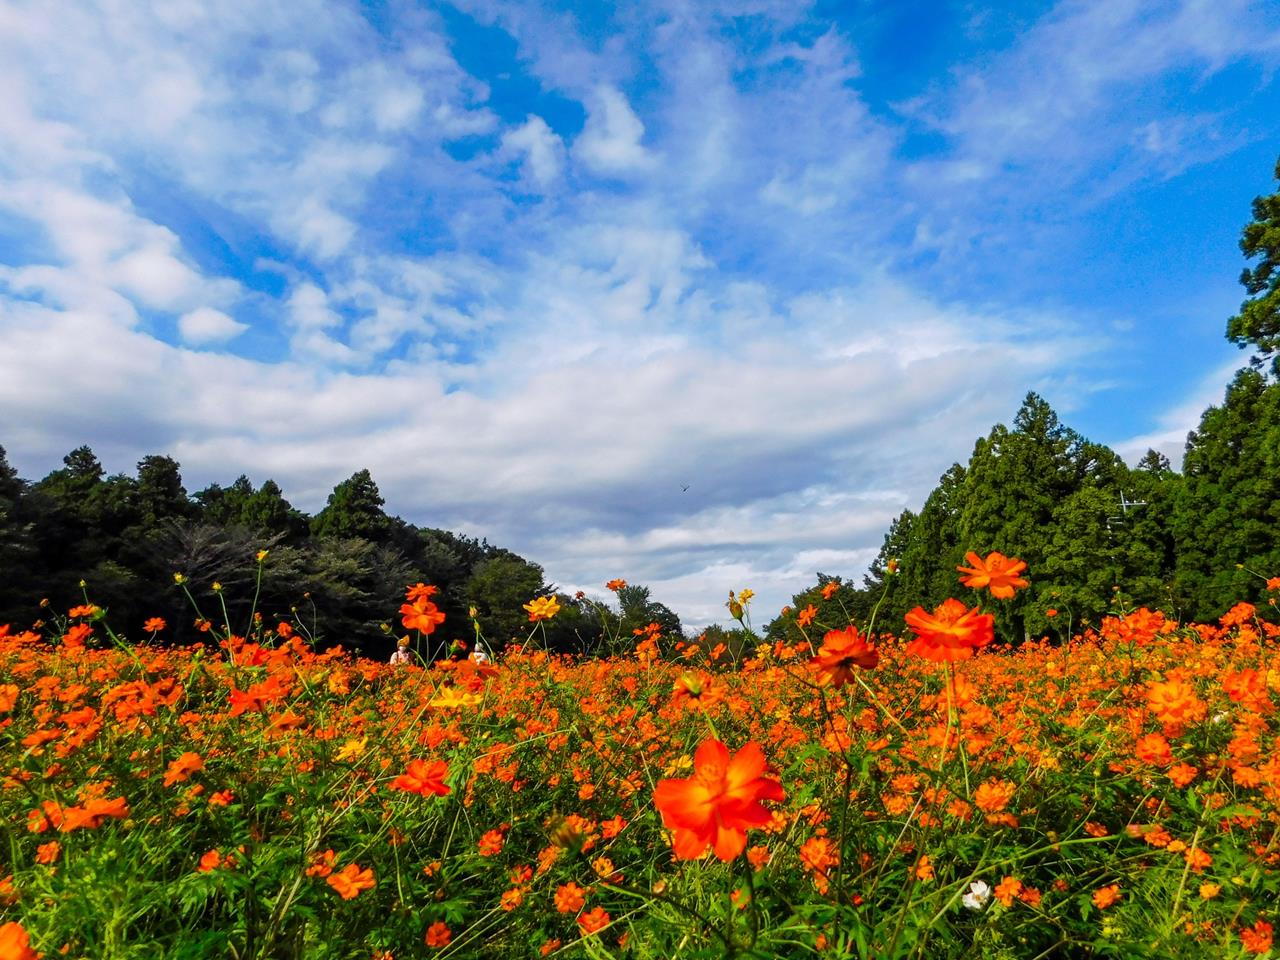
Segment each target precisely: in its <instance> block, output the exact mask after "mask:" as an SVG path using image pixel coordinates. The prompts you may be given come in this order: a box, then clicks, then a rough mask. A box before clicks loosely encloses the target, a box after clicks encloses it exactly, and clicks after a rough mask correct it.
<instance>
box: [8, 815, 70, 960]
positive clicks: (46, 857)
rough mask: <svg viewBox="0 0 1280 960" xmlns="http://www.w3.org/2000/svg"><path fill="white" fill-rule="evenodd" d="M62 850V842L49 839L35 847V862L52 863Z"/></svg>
mask: <svg viewBox="0 0 1280 960" xmlns="http://www.w3.org/2000/svg"><path fill="white" fill-rule="evenodd" d="M61 852H62V844H60V843H59V842H58V841H57V840H50V841H49V842H48V843H42V844H40V846H39V847H37V848H36V863H53V861H55V860H57V859H58V854H59V853H61ZM0 956H2V954H0Z"/></svg>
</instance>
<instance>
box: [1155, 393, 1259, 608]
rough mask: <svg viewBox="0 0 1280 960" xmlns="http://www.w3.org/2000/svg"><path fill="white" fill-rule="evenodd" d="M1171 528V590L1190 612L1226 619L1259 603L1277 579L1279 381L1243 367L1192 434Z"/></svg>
mask: <svg viewBox="0 0 1280 960" xmlns="http://www.w3.org/2000/svg"><path fill="white" fill-rule="evenodd" d="M1182 469H1183V480H1182V484H1181V489H1180V490H1179V492H1178V496H1177V499H1176V502H1175V505H1174V510H1173V517H1172V526H1173V537H1174V554H1175V556H1176V558H1177V563H1176V575H1175V583H1174V589H1175V591H1176V593H1177V595H1178V596H1179V598H1181V599H1182V600H1183V601H1184V602H1185V603H1186V604H1187V608H1186V613H1187V615H1188V616H1191V617H1195V618H1197V619H1211V618H1215V617H1218V616H1221V615H1222V614H1223V613H1224V612H1225V611H1226V610H1227V608H1229V607H1230V606H1231V605H1232V604H1233V603H1235V602H1236V601H1238V600H1249V601H1252V602H1254V603H1257V602H1258V601H1259V600H1260V599H1261V598H1262V595H1263V592H1264V590H1263V581H1262V579H1261V578H1260V577H1258V576H1256V575H1254V574H1251V573H1249V572H1248V570H1243V569H1240V568H1239V567H1238V566H1237V565H1239V564H1243V565H1244V566H1245V567H1248V568H1251V569H1252V570H1254V571H1257V573H1260V574H1264V575H1266V576H1280V384H1277V383H1269V382H1268V381H1267V378H1266V377H1265V376H1264V375H1263V374H1262V372H1261V371H1259V370H1255V369H1245V370H1241V371H1240V372H1239V373H1237V374H1236V377H1235V379H1234V380H1233V381H1232V382H1231V385H1230V386H1229V387H1228V388H1227V392H1226V398H1225V400H1224V402H1223V404H1222V406H1219V407H1210V408H1209V409H1208V410H1206V411H1205V412H1204V416H1202V417H1201V418H1200V426H1199V427H1198V428H1197V429H1196V430H1195V431H1194V432H1193V433H1191V435H1190V436H1189V437H1188V438H1187V451H1186V455H1185V457H1184V459H1183V464H1182Z"/></svg>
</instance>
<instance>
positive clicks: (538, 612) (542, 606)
mask: <svg viewBox="0 0 1280 960" xmlns="http://www.w3.org/2000/svg"><path fill="white" fill-rule="evenodd" d="M524 608H525V609H526V610H528V611H529V622H530V623H537V622H538V621H539V620H550V619H551V618H552V617H554V616H555V615H556V614H557V613H559V612H560V603H559V601H557V600H556V598H555V597H537V598H535V599H534V600H531V601H530V602H529V603H526V604H525V605H524Z"/></svg>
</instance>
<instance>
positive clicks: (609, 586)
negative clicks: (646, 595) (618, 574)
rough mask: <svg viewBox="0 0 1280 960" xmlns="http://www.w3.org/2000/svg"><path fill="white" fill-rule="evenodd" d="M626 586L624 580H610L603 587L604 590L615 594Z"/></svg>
mask: <svg viewBox="0 0 1280 960" xmlns="http://www.w3.org/2000/svg"><path fill="white" fill-rule="evenodd" d="M626 585H627V581H625V580H610V581H609V582H608V583H606V584H605V585H604V587H605V589H606V590H612V591H613V592H614V593H617V592H618V591H619V590H621V589H623V588H624V587H626Z"/></svg>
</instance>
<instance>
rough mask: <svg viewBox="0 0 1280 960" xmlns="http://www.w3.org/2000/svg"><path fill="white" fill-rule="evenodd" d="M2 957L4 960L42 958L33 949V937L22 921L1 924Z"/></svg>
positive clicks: (0, 944)
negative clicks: (23, 927) (24, 928)
mask: <svg viewBox="0 0 1280 960" xmlns="http://www.w3.org/2000/svg"><path fill="white" fill-rule="evenodd" d="M0 958H3V960H40V954H38V953H36V952H35V951H34V950H32V949H31V938H30V937H29V936H28V935H27V931H25V930H23V929H22V924H20V923H6V924H4V925H3V926H0Z"/></svg>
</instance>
